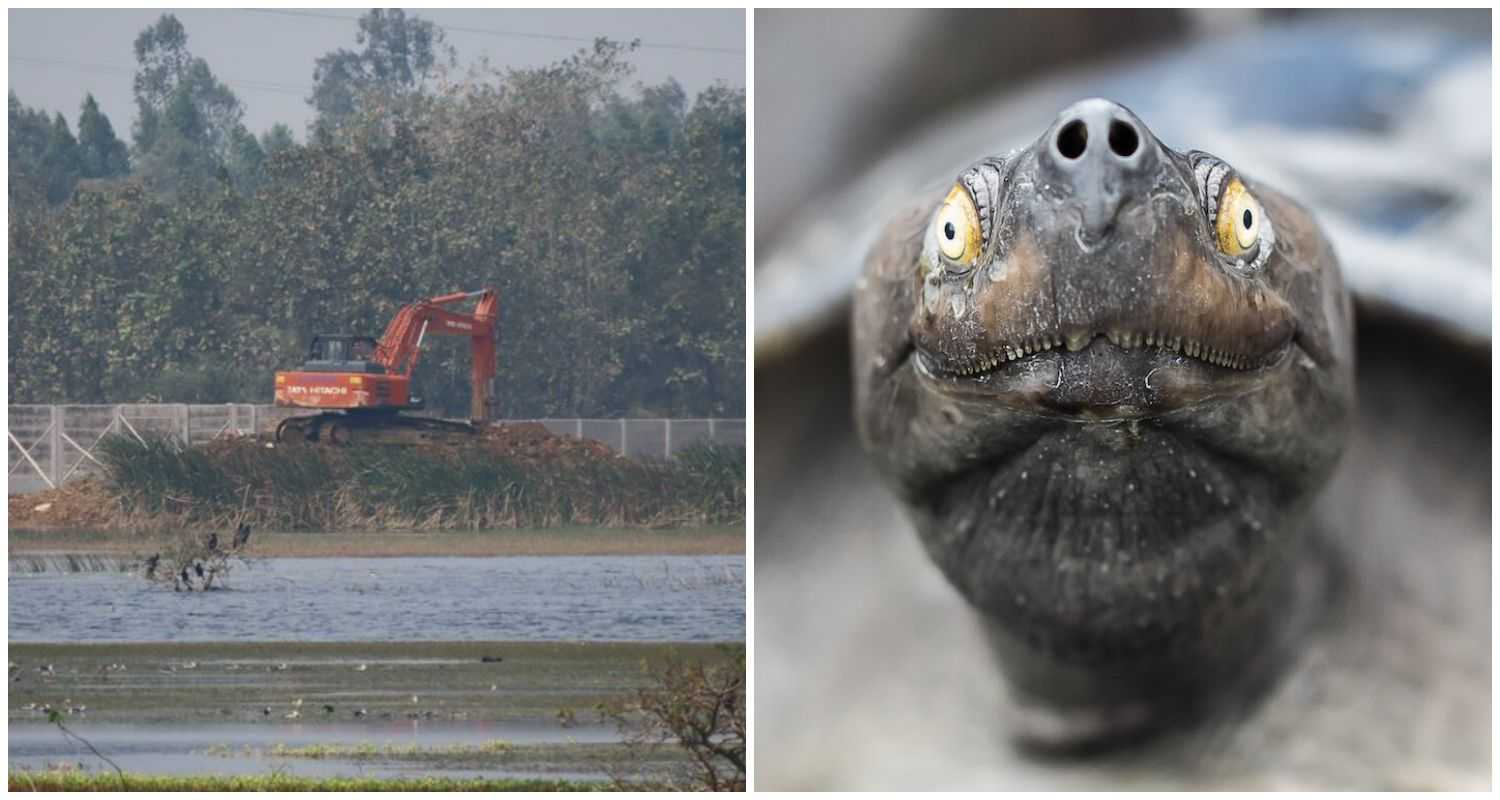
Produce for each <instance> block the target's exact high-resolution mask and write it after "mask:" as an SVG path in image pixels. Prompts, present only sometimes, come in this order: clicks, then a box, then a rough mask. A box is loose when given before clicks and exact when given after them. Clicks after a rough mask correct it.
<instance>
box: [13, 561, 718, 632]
mask: <svg viewBox="0 0 1500 800" xmlns="http://www.w3.org/2000/svg"><path fill="white" fill-rule="evenodd" d="M225 587H226V588H225V589H223V590H216V591H210V592H183V593H176V592H173V591H171V590H170V589H164V588H163V587H161V586H156V585H153V584H149V583H147V582H145V581H143V580H142V579H141V578H140V577H139V576H137V575H132V574H122V573H117V572H100V573H81V574H74V573H58V572H44V573H40V574H34V575H31V574H20V573H18V572H17V570H16V569H14V568H12V570H11V574H10V586H9V598H10V641H11V642H163V641H179V642H203V641H286V640H316V641H372V640H385V641H460V640H462V641H559V640H561V641H679V642H710V641H713V642H722V641H743V640H744V637H745V557H744V556H742V555H733V556H515V557H497V558H472V557H470V558H267V559H259V560H256V561H255V562H253V563H251V564H248V565H237V566H236V569H235V570H234V571H233V572H232V573H231V574H230V576H229V577H228V579H227V580H226V581H225Z"/></svg>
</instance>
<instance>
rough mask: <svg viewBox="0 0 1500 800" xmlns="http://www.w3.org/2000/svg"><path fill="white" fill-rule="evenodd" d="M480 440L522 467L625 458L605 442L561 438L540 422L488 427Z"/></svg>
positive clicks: (576, 463) (488, 447) (498, 454)
mask: <svg viewBox="0 0 1500 800" xmlns="http://www.w3.org/2000/svg"><path fill="white" fill-rule="evenodd" d="M480 438H481V442H480V446H481V447H484V448H485V449H486V450H488V451H489V452H491V453H494V454H495V455H497V456H503V457H505V458H508V459H511V460H513V461H518V462H520V463H523V464H565V465H569V466H572V465H580V464H586V463H590V462H600V461H607V462H613V461H617V460H619V459H621V458H624V456H622V455H620V454H619V453H616V452H615V451H614V450H613V449H612V448H610V446H609V445H607V444H605V443H603V442H600V441H596V440H594V439H575V438H573V437H571V436H558V435H557V434H555V433H553V432H552V431H549V430H547V426H545V425H543V424H541V423H540V422H522V423H515V424H510V425H488V426H486V427H485V429H484V433H483V434H481V437H480Z"/></svg>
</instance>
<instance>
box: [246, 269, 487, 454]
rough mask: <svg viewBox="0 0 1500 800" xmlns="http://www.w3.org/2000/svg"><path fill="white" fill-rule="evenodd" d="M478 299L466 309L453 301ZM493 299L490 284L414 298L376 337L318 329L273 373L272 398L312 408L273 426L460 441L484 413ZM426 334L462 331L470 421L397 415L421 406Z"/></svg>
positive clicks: (296, 432)
mask: <svg viewBox="0 0 1500 800" xmlns="http://www.w3.org/2000/svg"><path fill="white" fill-rule="evenodd" d="M471 300H474V301H477V302H476V303H475V305H474V310H473V311H472V312H469V313H465V312H462V311H459V310H456V309H455V308H454V306H459V305H460V304H466V303H467V302H468V301H471ZM498 307H499V298H498V295H497V294H496V292H495V291H494V290H493V289H483V290H480V291H477V292H460V293H458V294H448V295H443V296H441V297H434V298H432V299H430V300H418V301H416V302H414V303H409V304H407V305H405V306H403V307H402V308H401V310H400V311H397V312H396V316H395V318H394V319H392V320H391V322H390V324H389V325H388V326H386V329H385V334H384V335H383V336H381V337H380V339H379V341H376V340H375V339H373V338H371V337H369V336H353V335H346V334H333V335H329V334H320V335H318V336H314V337H313V340H312V345H311V346H310V347H309V349H308V356H307V363H305V364H303V365H302V368H301V369H299V370H295V371H290V372H277V373H276V405H278V406H284V407H291V408H307V409H318V410H319V411H320V412H321V413H317V414H311V415H307V416H299V417H290V418H288V419H286V420H283V421H282V423H281V424H280V425H279V426H278V427H277V428H276V441H278V442H286V443H291V442H328V443H333V444H351V443H354V442H358V443H361V444H368V443H374V444H418V443H422V442H435V441H461V440H464V439H467V438H469V437H472V436H474V435H476V434H478V433H479V432H480V430H481V426H482V425H483V424H484V423H485V421H487V420H488V419H490V416H491V413H490V412H491V409H490V405H491V403H492V402H493V401H492V398H493V397H494V386H493V385H492V384H493V381H494V378H495V352H496V346H497V343H498V340H499V331H500V321H499V311H498ZM429 335H444V336H466V337H468V338H469V344H470V350H471V351H472V353H473V358H474V363H473V367H472V369H471V371H470V383H471V385H472V391H473V394H472V399H471V401H470V404H469V422H468V423H464V422H456V421H451V420H443V419H434V418H430V417H418V416H409V415H405V414H402V413H401V412H402V411H409V410H416V409H420V408H422V402H421V400H419V399H418V398H417V397H414V396H413V395H412V393H411V389H412V386H411V376H412V370H413V369H415V367H416V365H417V357H418V356H419V355H421V351H422V340H423V339H424V338H425V337H427V336H429Z"/></svg>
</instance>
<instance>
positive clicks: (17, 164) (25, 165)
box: [8, 92, 52, 208]
mask: <svg viewBox="0 0 1500 800" xmlns="http://www.w3.org/2000/svg"><path fill="white" fill-rule="evenodd" d="M9 135H10V152H9V159H10V160H9V162H8V163H9V165H10V204H11V207H12V208H15V207H16V205H17V204H22V205H25V204H28V203H45V202H46V200H47V185H48V183H50V181H49V179H48V176H47V172H46V168H45V167H44V166H43V165H42V157H43V155H44V154H46V152H47V141H48V140H49V139H50V138H51V136H52V122H51V120H50V119H49V118H48V117H47V112H45V111H41V110H39V109H30V108H27V107H26V106H24V105H22V104H21V100H20V98H18V97H16V93H15V92H11V93H10V126H9Z"/></svg>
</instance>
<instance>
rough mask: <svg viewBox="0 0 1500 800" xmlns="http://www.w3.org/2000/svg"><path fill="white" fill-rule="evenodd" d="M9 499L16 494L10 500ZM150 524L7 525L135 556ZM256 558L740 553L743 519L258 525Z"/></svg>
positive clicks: (22, 541)
mask: <svg viewBox="0 0 1500 800" xmlns="http://www.w3.org/2000/svg"><path fill="white" fill-rule="evenodd" d="M12 504H13V505H14V498H13V499H12ZM161 539H162V535H161V534H160V533H156V532H152V531H137V530H126V529H111V528H82V529H80V528H71V527H70V528H61V527H58V528H21V529H17V528H15V527H14V526H13V527H12V528H11V530H10V536H9V545H10V547H9V552H10V555H11V556H24V555H39V556H40V555H68V554H91V555H115V556H119V557H121V558H124V559H129V558H136V557H139V556H141V555H143V554H146V553H148V552H152V551H154V549H156V548H158V547H159V546H160V541H161ZM252 545H253V550H252V552H253V554H254V555H255V556H257V557H267V558H275V557H280V556H288V557H308V558H311V557H335V556H360V557H375V558H382V557H403V556H405V557H411V556H547V555H555V556H607V555H743V554H744V552H745V529H744V526H720V527H707V528H665V529H659V530H653V529H640V528H624V529H617V528H559V529H551V530H493V531H341V532H330V531H308V532H296V533H282V532H261V531H256V532H255V534H254V537H253V539H252Z"/></svg>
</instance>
